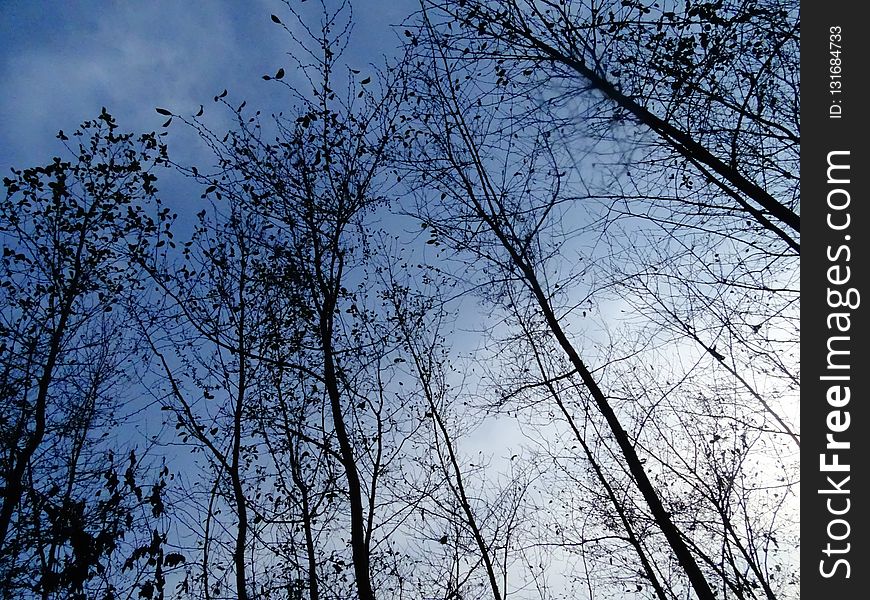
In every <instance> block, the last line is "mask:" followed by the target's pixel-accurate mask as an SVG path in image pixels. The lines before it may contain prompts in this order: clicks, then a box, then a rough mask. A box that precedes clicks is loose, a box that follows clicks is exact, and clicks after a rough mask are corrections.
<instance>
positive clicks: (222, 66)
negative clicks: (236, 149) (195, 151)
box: [0, 0, 282, 170]
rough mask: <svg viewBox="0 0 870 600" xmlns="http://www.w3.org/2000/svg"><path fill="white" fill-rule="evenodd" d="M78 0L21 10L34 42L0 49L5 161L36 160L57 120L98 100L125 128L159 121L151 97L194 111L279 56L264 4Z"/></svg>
mask: <svg viewBox="0 0 870 600" xmlns="http://www.w3.org/2000/svg"><path fill="white" fill-rule="evenodd" d="M83 4H84V6H83V7H82V6H80V8H83V10H80V11H72V12H69V14H65V13H63V12H62V11H61V12H59V13H56V14H54V13H51V11H48V13H47V14H46V15H45V16H44V19H46V20H55V21H57V22H56V23H44V22H41V21H40V22H35V21H34V20H33V19H30V20H27V19H24V18H22V19H21V24H22V26H24V27H27V26H31V27H33V28H34V29H33V31H32V32H30V33H31V34H32V36H33V38H34V39H33V42H32V43H29V44H22V45H20V46H18V47H7V48H6V49H5V51H4V57H3V60H2V63H0V77H2V81H3V82H4V88H5V93H4V94H3V96H2V98H0V115H2V116H0V119H2V121H0V148H4V149H3V150H0V161H2V163H4V164H2V165H0V167H2V168H4V170H5V168H7V163H9V162H11V161H12V160H13V159H14V160H15V162H16V163H17V164H20V162H19V161H25V162H27V163H29V162H33V161H39V160H43V159H44V158H45V157H46V154H45V149H48V148H55V147H56V146H54V145H53V143H52V141H53V136H54V134H55V133H56V132H57V130H58V129H72V128H73V127H74V126H75V125H76V124H77V123H79V122H80V121H82V120H84V119H87V118H91V117H93V116H96V114H97V113H98V112H99V110H100V107H101V106H106V107H108V108H109V110H110V111H111V112H112V113H113V114H115V116H116V117H118V119H119V123H120V124H121V125H122V127H123V128H125V129H130V130H151V129H154V128H156V127H159V124H160V121H161V119H160V117H159V115H157V114H156V113H155V112H154V107H155V106H163V107H167V108H170V109H173V110H178V111H191V112H193V111H195V110H196V108H197V107H198V106H199V104H200V103H203V102H205V101H207V100H210V99H211V97H212V96H213V95H214V94H215V93H217V92H218V91H220V90H221V89H223V88H225V87H228V88H238V89H239V90H240V91H250V87H251V82H254V81H256V80H258V79H259V76H260V75H261V74H262V72H265V70H264V69H266V66H267V65H268V67H269V68H270V69H271V68H272V64H274V59H275V57H280V52H281V46H282V39H281V37H282V36H281V35H280V32H276V31H271V30H270V29H269V28H268V27H265V26H258V21H262V20H268V13H265V14H260V13H261V12H262V11H259V10H254V11H251V10H243V8H242V7H239V6H238V5H237V4H235V3H229V2H206V1H199V2H184V3H181V2H175V1H172V0H158V1H155V2H148V3H140V2H137V3H129V2H124V3H105V2H90V3H83ZM89 9H91V10H89ZM248 9H250V6H249V7H248ZM258 17H260V18H259V19H258ZM12 18H13V19H14V18H15V16H13V17H12ZM14 25H15V23H14V22H13V26H14ZM257 29H259V30H260V31H257V32H256V34H255V30H257ZM270 34H271V35H270ZM254 40H255V41H254ZM270 58H271V61H270ZM270 62H271V63H272V64H269V63H270ZM49 152H50V150H49Z"/></svg>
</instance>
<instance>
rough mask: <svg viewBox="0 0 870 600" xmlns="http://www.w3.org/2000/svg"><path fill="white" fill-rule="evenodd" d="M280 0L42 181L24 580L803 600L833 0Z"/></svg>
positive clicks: (11, 492) (14, 195)
mask: <svg viewBox="0 0 870 600" xmlns="http://www.w3.org/2000/svg"><path fill="white" fill-rule="evenodd" d="M310 5H315V6H314V7H313V8H310ZM278 6H279V8H280V10H276V11H275V14H269V13H268V12H267V13H266V14H265V15H263V17H264V19H265V20H269V19H271V22H270V23H269V25H270V26H271V27H273V28H277V29H278V30H280V32H281V34H282V35H283V36H284V38H283V39H285V41H286V49H287V54H286V56H284V57H276V59H275V60H276V64H283V65H284V66H282V67H281V68H277V69H276V71H273V72H270V73H268V74H265V75H264V74H263V73H251V74H250V75H251V78H252V80H254V79H256V80H266V82H267V84H268V85H270V86H277V88H278V89H280V92H281V93H282V94H283V97H284V99H285V102H284V108H283V110H282V111H280V112H276V113H274V114H267V113H266V112H263V111H261V110H258V107H257V106H255V105H254V103H253V102H251V104H250V105H249V104H248V102H247V101H246V100H245V96H244V93H243V91H239V90H235V91H233V93H229V92H228V91H226V90H224V91H223V92H222V93H219V94H218V95H216V96H214V97H213V98H212V97H208V98H203V99H202V100H201V101H202V102H204V106H201V107H200V108H199V110H198V111H196V110H194V111H188V110H187V109H186V108H184V107H176V106H169V105H167V106H157V107H154V108H155V109H156V113H157V114H158V115H160V116H161V117H162V119H165V123H163V127H162V128H160V129H159V130H158V131H156V132H150V133H149V132H130V131H128V129H127V128H125V127H124V125H123V123H120V122H119V120H116V118H115V117H114V116H113V115H112V113H111V107H109V108H108V109H107V108H102V109H100V107H94V113H93V114H94V115H95V116H94V117H93V118H91V119H90V120H87V121H85V122H84V123H82V124H80V125H78V127H76V126H75V124H70V126H69V128H68V129H67V130H66V132H64V131H61V132H59V133H58V135H57V140H56V148H57V156H56V157H54V158H52V157H48V156H47V157H46V158H45V160H44V161H42V162H41V163H39V164H38V165H37V166H28V167H25V166H21V167H16V168H13V169H12V170H11V171H10V172H8V173H4V179H3V183H4V186H5V191H4V193H3V197H2V200H0V245H2V257H0V482H2V483H0V485H2V490H3V493H2V505H0V597H2V598H4V599H10V600H11V599H36V598H40V599H43V600H61V599H75V600H78V599H82V600H110V599H112V600H115V599H126V598H130V599H139V598H145V599H151V600H154V599H158V598H159V599H164V598H165V599H172V598H177V599H197V600H218V599H237V600H279V599H280V600H303V599H304V600H338V599H358V600H375V599H387V598H389V599H397V600H435V599H439V600H508V599H517V600H521V599H522V600H525V599H529V600H558V599H563V598H564V599H575V598H576V599H587V600H603V599H610V598H617V599H619V598H626V599H637V600H680V599H686V600H690V599H695V598H697V599H698V600H712V599H713V598H716V599H723V598H732V599H747V600H749V599H759V600H761V599H767V600H787V599H792V598H797V597H798V587H799V583H800V581H799V574H798V557H799V550H800V544H799V531H798V525H799V518H798V516H799V515H798V500H799V472H798V458H799V452H800V441H801V439H800V426H799V418H798V417H799V403H798V391H799V378H800V360H799V351H798V349H799V338H800V323H799V309H800V289H799V253H800V200H799V176H798V175H799V174H798V167H799V154H800V96H799V83H800V77H799V63H800V54H799V37H800V35H799V33H800V20H799V16H798V8H799V6H798V3H797V2H794V1H789V0H703V1H702V0H682V1H680V2H676V1H672V0H661V1H659V2H652V0H422V1H421V2H420V3H419V6H418V8H417V10H415V11H414V12H413V13H412V14H409V15H407V18H406V19H405V20H404V21H403V22H401V23H398V24H395V25H394V26H393V27H394V29H395V33H396V36H397V40H400V42H397V46H400V47H399V48H398V50H397V53H396V54H395V55H394V56H385V57H381V58H380V59H379V61H377V62H374V63H372V64H370V65H369V67H368V68H367V69H364V70H361V69H358V68H352V67H351V66H349V65H350V63H349V62H348V53H347V48H348V43H349V40H351V39H352V36H354V35H357V34H358V33H359V32H358V31H356V30H355V29H354V23H355V19H356V18H357V17H356V16H355V12H356V13H359V12H361V11H371V10H376V9H375V8H374V7H373V5H372V4H371V3H368V2H364V1H362V0H359V1H358V2H357V3H356V4H355V5H353V6H352V5H351V4H350V3H349V2H348V1H347V0H322V1H321V3H320V4H319V5H318V4H317V3H316V2H311V3H306V4H305V5H304V6H303V4H302V3H300V2H298V1H297V0H282V1H281V2H279V3H278ZM251 10H256V8H255V7H254V6H253V5H252V8H251ZM254 43H255V41H254ZM281 60H283V61H284V63H280V61H281ZM192 76H194V77H195V74H193V75H192ZM263 85H266V84H263ZM205 113H208V114H205ZM215 113H219V114H220V115H222V119H223V120H222V121H219V123H224V125H223V126H216V125H214V121H209V120H208V116H209V115H210V114H215ZM178 131H182V132H185V134H186V135H189V136H194V137H195V138H196V139H197V140H198V143H199V144H200V147H201V149H202V152H201V155H200V156H198V157H196V159H195V160H188V158H187V157H180V158H176V155H175V154H174V153H173V147H172V135H173V134H174V133H175V132H178ZM169 177H182V178H184V179H185V181H187V182H188V185H189V186H193V189H196V190H198V191H197V195H195V196H194V197H192V198H173V197H167V196H166V195H165V194H164V193H163V192H162V185H161V182H162V181H163V180H164V179H165V178H169Z"/></svg>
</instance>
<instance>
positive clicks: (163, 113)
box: [154, 108, 172, 117]
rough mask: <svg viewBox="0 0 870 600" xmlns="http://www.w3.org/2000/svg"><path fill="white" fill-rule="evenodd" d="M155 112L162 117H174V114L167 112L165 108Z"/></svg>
mask: <svg viewBox="0 0 870 600" xmlns="http://www.w3.org/2000/svg"><path fill="white" fill-rule="evenodd" d="M154 110H156V111H157V112H158V113H159V114H161V115H164V116H167V117H171V116H172V113H171V112H170V111H168V110H166V109H165V108H155V109H154Z"/></svg>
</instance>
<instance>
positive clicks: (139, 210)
mask: <svg viewBox="0 0 870 600" xmlns="http://www.w3.org/2000/svg"><path fill="white" fill-rule="evenodd" d="M58 138H59V139H61V140H62V141H63V142H64V144H65V146H66V148H67V150H68V151H69V153H70V156H71V158H70V159H68V160H64V159H61V158H54V159H53V160H52V162H51V163H50V164H48V165H46V166H43V167H34V168H30V169H24V170H15V169H13V176H12V177H7V178H5V179H4V185H5V186H6V191H7V193H6V197H5V199H4V201H3V202H2V203H0V222H2V229H0V235H2V238H3V257H2V267H0V268H2V275H0V276H2V283H0V294H2V297H0V310H2V317H0V318H2V322H0V365H2V366H0V369H2V375H0V377H2V386H0V403H2V411H0V412H2V414H3V418H2V428H0V440H2V450H0V451H2V457H0V473H2V481H3V492H4V493H3V502H2V507H0V565H2V566H0V578H2V581H3V589H4V592H5V594H6V595H7V596H8V597H11V595H12V594H32V595H34V596H37V595H38V596H40V597H42V598H50V597H57V596H58V594H62V593H67V594H70V595H69V596H64V597H74V598H84V597H97V596H100V597H103V596H105V597H107V598H108V597H112V595H113V594H114V593H116V591H118V590H116V586H120V585H122V583H123V579H120V578H119V579H118V580H113V578H112V576H110V574H112V573H115V574H117V573H119V572H121V571H122V570H127V569H130V568H133V566H134V565H135V564H136V563H137V562H138V559H139V558H145V557H147V558H149V560H150V559H154V558H155V556H156V555H157V554H160V555H161V556H162V542H160V543H157V544H156V545H148V546H147V548H149V549H148V550H147V551H139V548H138V547H137V546H136V545H135V543H136V542H135V540H128V541H127V542H126V544H125V543H124V542H123V541H122V540H123V539H124V537H125V536H127V535H131V536H132V535H140V534H141V535H144V536H146V537H147V538H148V539H149V542H150V538H151V537H152V527H151V523H150V517H155V518H156V517H160V516H161V514H162V511H163V504H162V499H161V490H162V488H163V487H164V486H165V481H164V478H165V476H166V475H168V471H166V470H163V469H161V471H160V474H159V480H158V481H157V482H156V483H155V484H154V485H153V487H152V494H151V495H150V496H146V495H145V494H144V493H143V489H142V487H141V484H139V483H137V480H139V479H140V478H141V477H142V470H143V466H144V465H143V464H141V456H137V455H136V453H135V451H134V450H131V449H128V448H127V447H126V444H121V443H118V442H117V441H116V440H115V439H114V437H113V436H111V430H112V429H113V428H115V427H118V426H119V425H120V423H121V422H122V420H123V417H122V416H121V414H119V413H117V412H116V411H117V410H118V406H119V400H120V399H121V398H124V397H126V394H125V393H124V392H123V387H124V386H125V385H127V384H128V383H129V382H130V381H131V378H132V377H133V376H134V371H133V369H132V367H131V365H132V364H134V362H135V356H136V352H137V347H136V344H135V340H134V339H133V338H131V336H129V335H128V334H127V333H125V332H124V330H123V328H122V326H121V323H122V322H123V320H124V319H125V315H124V313H123V306H124V304H125V300H126V298H127V297H128V296H129V295H130V294H135V293H137V291H138V290H139V289H141V279H140V276H141V273H140V271H139V270H138V268H137V267H136V265H135V261H134V260H133V259H132V257H134V256H137V255H142V254H147V253H149V252H153V251H154V249H155V246H157V245H162V244H163V243H164V239H165V238H164V237H163V236H164V234H165V230H164V229H163V228H162V223H161V219H160V214H162V213H160V212H159V209H160V204H159V201H158V200H156V198H155V194H156V188H155V187H154V182H155V180H156V176H155V175H154V171H156V170H157V169H158V168H160V167H161V166H163V165H165V164H166V163H167V155H166V148H165V146H164V145H163V144H162V143H161V141H160V139H159V138H158V137H157V136H156V135H155V134H153V133H151V134H145V135H142V136H138V137H134V135H133V134H129V133H121V132H119V131H118V126H117V124H116V122H115V120H114V119H113V118H112V116H111V115H110V114H109V113H108V112H106V110H105V109H103V111H102V112H101V114H100V116H99V117H98V118H97V119H94V120H92V121H86V122H85V123H83V124H82V126H81V127H80V128H79V129H78V130H77V131H76V132H75V134H74V135H73V137H72V138H70V137H68V136H67V135H65V134H64V133H63V132H60V133H59V134H58ZM155 209H157V210H155ZM154 212H157V213H158V214H156V215H154V216H151V215H152V214H154ZM124 454H129V462H128V467H127V469H126V471H125V473H124V475H123V483H122V482H121V475H120V474H121V465H120V464H118V462H117V461H116V459H115V458H114V457H115V456H117V455H124ZM149 505H150V508H151V510H150V511H146V510H145V508H146V507H149ZM148 512H151V513H152V514H151V515H148ZM146 517H148V518H146ZM153 535H154V536H158V537H159V536H160V534H159V533H158V529H156V528H155V529H153ZM130 545H133V547H132V548H130ZM126 551H131V552H132V553H133V555H134V556H131V557H129V558H128V559H127V560H126V561H125V560H123V554H124V552H126ZM155 560H156V559H155ZM152 564H154V563H152ZM113 565H114V567H113ZM159 569H160V567H159V566H158V571H159ZM143 577H144V573H143V572H142V571H141V570H140V571H139V572H138V573H136V574H135V576H133V577H132V579H131V580H130V581H127V582H126V583H127V584H128V585H129V586H131V587H133V586H135V585H137V584H141V586H142V587H141V588H140V589H142V590H145V589H146V586H149V585H150V586H151V587H152V588H153V587H154V583H153V582H152V581H151V580H147V581H146V580H144V579H142V578H143ZM159 577H160V575H159V573H158V575H157V578H158V579H159ZM143 597H152V596H151V595H150V594H148V595H147V596H146V595H145V592H144V591H143Z"/></svg>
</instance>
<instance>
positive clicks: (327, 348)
mask: <svg viewBox="0 0 870 600" xmlns="http://www.w3.org/2000/svg"><path fill="white" fill-rule="evenodd" d="M333 305H334V302H327V303H326V307H324V309H323V312H322V314H321V318H320V336H321V344H322V347H323V366H324V369H323V380H324V384H325V385H326V391H327V394H328V396H329V406H330V410H331V412H332V423H333V427H335V437H336V439H337V440H338V446H339V450H340V453H341V459H342V464H343V465H344V472H345V477H346V479H347V488H348V489H347V491H348V496H349V498H350V546H351V553H352V557H353V570H354V575H355V577H356V587H357V593H358V594H359V600H374V598H375V594H374V591H373V590H372V582H371V573H370V561H369V548H368V545H367V544H366V541H365V530H366V520H365V515H364V512H363V502H362V484H361V483H360V478H359V471H358V470H357V467H356V458H355V456H354V452H353V447H352V445H351V443H350V435H349V434H348V431H347V426H346V424H345V422H344V413H343V410H342V406H341V392H340V390H339V388H338V373H337V371H336V365H335V358H334V356H333V352H334V350H333V347H332V310H333Z"/></svg>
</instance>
